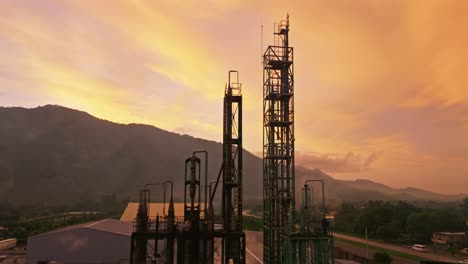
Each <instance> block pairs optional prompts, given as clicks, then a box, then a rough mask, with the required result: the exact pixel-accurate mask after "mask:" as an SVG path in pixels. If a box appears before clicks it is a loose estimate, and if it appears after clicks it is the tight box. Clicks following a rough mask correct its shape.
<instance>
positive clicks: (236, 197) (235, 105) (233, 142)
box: [222, 71, 245, 263]
mask: <svg viewBox="0 0 468 264" xmlns="http://www.w3.org/2000/svg"><path fill="white" fill-rule="evenodd" d="M241 93H242V90H241V84H240V83H239V73H238V72H237V71H229V81H228V84H227V85H226V89H225V94H224V116H223V201H222V202H223V219H224V223H223V233H224V237H223V260H222V261H223V263H230V261H232V262H233V263H245V243H244V241H243V239H244V236H243V232H242V94H241Z"/></svg>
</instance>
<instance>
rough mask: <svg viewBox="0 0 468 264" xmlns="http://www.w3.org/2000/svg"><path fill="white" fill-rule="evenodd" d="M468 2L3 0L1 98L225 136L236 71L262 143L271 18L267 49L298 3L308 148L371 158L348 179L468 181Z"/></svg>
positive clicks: (299, 77)
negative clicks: (227, 95) (226, 92)
mask: <svg viewBox="0 0 468 264" xmlns="http://www.w3.org/2000/svg"><path fill="white" fill-rule="evenodd" d="M467 10H468V2H466V1H463V0H447V1H438V0H428V1H385V2H383V1H373V0H363V1H347V0H331V1H330V0H327V1H325V0H319V1H305V0H304V1H294V2H288V3H285V2H284V1H276V0H274V1H231V0H223V1H205V2H203V3H201V2H199V1H169V0H163V1H158V2H157V3H156V2H154V1H149V0H128V1H118V2H116V1H110V0H104V1H97V2H93V3H90V2H87V1H77V0H65V1H61V2H54V1H34V2H31V1H22V0H18V1H4V2H0V103H1V104H4V105H11V104H16V105H18V104H19V105H24V106H35V105H38V104H45V103H52V104H62V105H65V106H68V107H75V108H79V109H81V110H84V111H88V112H90V113H92V114H95V115H97V116H99V117H102V118H106V119H111V120H114V121H118V122H142V123H149V124H153V125H156V126H158V127H161V128H163V129H168V130H172V131H189V132H190V133H191V134H193V135H194V136H197V137H204V138H209V139H214V140H218V141H221V122H222V112H221V110H222V97H223V88H224V84H225V82H226V81H227V71H228V70H230V69H237V70H240V77H241V81H242V82H243V85H244V91H243V94H244V106H245V108H244V109H245V111H244V131H246V135H244V138H245V142H244V146H246V148H247V149H249V150H252V151H259V150H261V149H262V140H261V133H262V103H261V101H262V86H261V84H262V69H261V64H260V61H261V60H260V53H261V52H260V39H261V36H260V25H261V24H263V25H264V35H263V39H264V46H265V45H266V44H268V43H271V42H272V24H273V22H274V21H276V20H278V19H282V18H283V17H284V15H285V13H286V12H289V13H290V17H291V31H290V34H291V35H290V39H291V44H292V45H293V46H294V47H295V56H296V57H295V71H296V72H295V89H296V90H295V91H296V97H295V107H296V109H295V117H296V135H295V136H296V149H297V150H298V153H320V154H317V155H315V154H314V155H315V156H318V157H323V156H325V157H328V162H331V163H333V162H338V161H347V163H346V162H345V163H346V164H347V165H346V166H347V167H346V166H345V167H346V168H349V167H350V166H351V167H353V166H354V167H356V168H357V167H359V170H349V169H348V170H345V169H341V170H335V176H337V177H342V178H356V177H360V178H362V177H367V178H371V179H374V180H379V181H382V182H384V183H388V184H392V185H398V186H401V185H405V184H414V185H415V186H419V187H424V188H428V189H432V190H437V191H442V192H460V191H464V189H463V187H461V186H465V185H468V182H467V181H468V180H467V179H466V177H464V176H465V175H466V173H468V167H467V166H464V165H459V164H458V165H457V163H458V162H460V160H466V159H468V153H467V152H466V150H467V149H468V137H466V132H467V124H468V119H467V116H468V89H466V88H465V86H466V83H468V80H467V77H466V70H467V68H468V50H467V48H466V47H468V37H467V35H466V34H465V28H464V25H467V24H468V17H467V16H466V15H465V14H466V11H467ZM162 113H163V114H162ZM327 153H329V154H327ZM330 153H356V154H354V155H355V156H359V157H360V158H356V160H357V161H355V160H354V158H353V159H345V158H343V155H339V157H335V156H333V157H332V156H330V155H331V154H330ZM373 153H377V154H375V155H377V157H378V158H377V159H376V160H374V161H373V162H368V163H369V164H368V165H366V162H367V160H368V158H369V157H372V155H373ZM327 155H329V156H327ZM330 157H332V158H330ZM345 157H346V155H345ZM330 159H331V161H330ZM351 161H352V162H351ZM341 163H343V162H341ZM309 164H310V163H309ZM350 164H351V165H350ZM444 170H445V171H446V173H447V174H448V173H449V174H450V176H447V177H445V181H446V183H445V184H444V185H440V184H437V182H438V180H439V179H440V175H441V173H444V174H445V172H444ZM337 171H342V172H341V173H338V172H337ZM351 171H352V172H351ZM344 172H346V173H344ZM403 175H404V176H403ZM422 179H424V180H422Z"/></svg>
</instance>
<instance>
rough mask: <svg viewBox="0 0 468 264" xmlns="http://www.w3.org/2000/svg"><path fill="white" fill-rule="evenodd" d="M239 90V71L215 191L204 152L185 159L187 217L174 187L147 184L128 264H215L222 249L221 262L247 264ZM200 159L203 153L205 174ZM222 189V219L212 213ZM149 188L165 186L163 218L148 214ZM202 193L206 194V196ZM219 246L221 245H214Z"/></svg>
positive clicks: (229, 96) (230, 89)
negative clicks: (176, 201) (177, 206)
mask: <svg viewBox="0 0 468 264" xmlns="http://www.w3.org/2000/svg"><path fill="white" fill-rule="evenodd" d="M241 88H242V87H241V84H240V83H239V74H238V72H237V71H230V72H229V79H228V83H227V84H226V86H225V89H224V112H223V152H222V153H223V163H222V164H221V168H220V170H219V174H218V177H217V180H216V181H215V182H212V183H215V186H214V189H213V190H212V189H211V183H210V182H209V179H208V167H209V166H208V152H207V151H203V150H199V151H194V152H193V153H192V155H191V156H190V157H188V158H187V159H186V160H185V176H184V181H183V183H184V186H185V187H184V211H183V216H180V215H175V213H176V212H175V210H174V199H173V194H174V190H173V184H172V182H170V181H164V182H160V183H156V184H146V185H145V188H144V189H143V190H142V191H141V192H140V203H139V206H138V213H137V217H136V219H135V220H136V221H135V226H134V232H133V233H132V236H131V239H130V240H131V242H130V243H131V246H130V264H146V263H148V261H151V262H152V263H166V264H174V263H178V264H201V263H203V264H205V263H206V264H211V263H215V251H217V249H218V248H220V249H221V263H223V264H228V263H234V264H245V261H246V258H245V250H246V248H245V233H244V232H243V230H242V89H241ZM197 154H204V161H205V165H204V166H203V167H204V169H203V170H202V167H201V164H202V163H201V159H200V158H199V157H198V156H197ZM202 171H204V175H205V177H204V179H203V177H202V174H203V173H202ZM221 176H222V177H221ZM169 184H170V187H171V188H170V202H169V208H168V211H167V214H166V210H165V208H166V207H165V206H166V192H167V187H168V186H169ZM219 184H222V205H221V207H222V217H217V216H215V213H214V209H213V200H214V197H215V195H216V189H217V187H218V185H219ZM151 185H160V186H163V192H162V193H163V208H164V209H163V212H162V215H156V216H151V215H150V211H151V210H150V204H151V190H150V189H148V187H149V186H151ZM208 188H209V190H210V191H209V195H208ZM202 189H204V191H205V194H204V196H203V194H202ZM178 213H180V212H178ZM215 223H216V224H215ZM220 223H222V225H220ZM217 241H219V242H220V243H219V244H217V245H216V244H215V242H217ZM219 246H221V247H219ZM218 252H219V251H218ZM216 255H218V254H216ZM216 263H219V262H218V261H216Z"/></svg>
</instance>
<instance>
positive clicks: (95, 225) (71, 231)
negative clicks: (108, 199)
mask: <svg viewBox="0 0 468 264" xmlns="http://www.w3.org/2000/svg"><path fill="white" fill-rule="evenodd" d="M132 232H133V224H132V223H131V222H123V221H118V220H113V219H104V220H100V221H96V222H92V223H85V224H78V225H73V226H68V227H65V228H61V229H57V230H54V231H50V232H47V233H43V234H40V235H36V236H32V237H29V238H28V247H27V253H26V254H27V255H26V263H27V264H37V263H48V262H50V261H54V262H55V263H57V264H63V263H74V264H75V263H80V264H87V263H122V262H126V261H128V259H129V256H130V236H131V234H132Z"/></svg>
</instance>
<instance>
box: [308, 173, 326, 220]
mask: <svg viewBox="0 0 468 264" xmlns="http://www.w3.org/2000/svg"><path fill="white" fill-rule="evenodd" d="M308 182H321V183H322V209H323V219H325V182H324V181H323V180H307V181H305V183H304V184H305V185H307V183H308Z"/></svg>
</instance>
